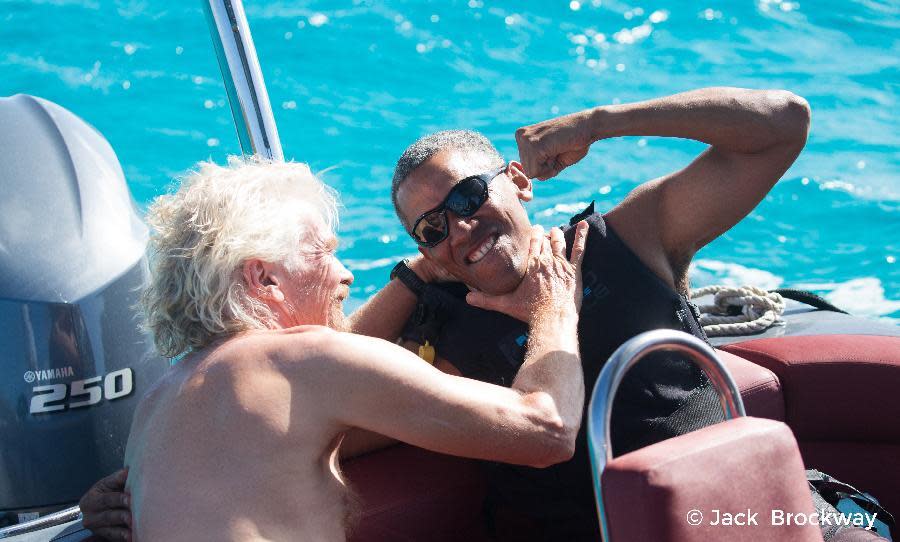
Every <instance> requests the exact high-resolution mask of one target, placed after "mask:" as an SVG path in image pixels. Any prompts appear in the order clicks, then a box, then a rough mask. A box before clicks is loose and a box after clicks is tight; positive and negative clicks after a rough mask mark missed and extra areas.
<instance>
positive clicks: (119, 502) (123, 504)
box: [97, 491, 129, 510]
mask: <svg viewBox="0 0 900 542" xmlns="http://www.w3.org/2000/svg"><path fill="white" fill-rule="evenodd" d="M97 500H98V501H99V503H100V506H102V507H103V508H125V509H126V510H127V509H128V505H129V502H128V501H129V499H128V494H127V493H124V492H121V491H116V492H110V493H101V494H100V495H99V497H98V499H97Z"/></svg>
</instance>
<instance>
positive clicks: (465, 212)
mask: <svg viewBox="0 0 900 542" xmlns="http://www.w3.org/2000/svg"><path fill="white" fill-rule="evenodd" d="M505 169H506V164H503V166H502V167H500V168H498V169H496V170H491V171H488V172H486V173H482V174H480V175H472V176H470V177H466V178H465V179H463V180H461V181H459V182H458V183H456V184H455V185H453V188H451V189H450V192H448V193H447V197H446V198H444V202H443V203H441V204H440V205H438V206H437V207H435V208H434V209H432V210H430V211H428V212H426V213H424V214H423V215H422V216H420V217H419V218H418V220H416V222H415V224H413V228H412V231H411V232H410V235H412V237H413V239H415V240H416V243H418V244H419V246H423V247H433V246H435V245H437V244H438V243H440V242H441V241H443V240H444V239H446V238H447V236H448V235H450V225H449V224H448V223H447V211H448V210H450V211H453V212H454V213H455V214H456V215H457V216H462V217H469V216H472V215H474V214H475V213H477V212H478V209H480V208H481V206H482V205H484V202H485V201H487V198H488V183H489V182H491V181H492V180H494V178H495V177H497V175H500V174H501V173H503V171H504V170H505Z"/></svg>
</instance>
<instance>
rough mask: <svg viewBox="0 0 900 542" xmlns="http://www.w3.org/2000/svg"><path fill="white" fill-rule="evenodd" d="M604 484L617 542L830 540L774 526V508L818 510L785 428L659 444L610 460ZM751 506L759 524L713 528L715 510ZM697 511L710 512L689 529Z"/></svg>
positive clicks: (769, 424) (699, 434)
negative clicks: (629, 541)
mask: <svg viewBox="0 0 900 542" xmlns="http://www.w3.org/2000/svg"><path fill="white" fill-rule="evenodd" d="M602 485H603V495H604V505H605V507H606V511H607V519H608V522H609V523H608V525H609V533H610V538H611V539H612V540H613V541H621V540H654V541H660V542H665V541H679V542H693V541H707V540H729V541H748V542H749V541H753V542H758V541H760V540H766V541H770V542H779V541H785V542H787V541H791V542H803V541H810V542H813V541H815V542H821V541H822V535H821V532H820V530H819V527H818V525H817V524H813V525H810V524H806V525H800V526H798V525H792V526H787V525H773V524H772V520H771V510H773V509H775V510H788V511H795V512H803V513H806V514H812V513H813V512H814V508H813V503H812V498H811V497H810V493H809V489H808V486H807V482H806V475H805V473H804V470H803V461H802V460H801V459H800V451H799V450H798V448H797V443H796V441H795V440H794V437H793V434H792V433H791V430H790V429H789V428H788V427H787V426H786V425H785V424H784V423H782V422H778V421H774V420H766V419H761V418H751V417H743V418H737V419H734V420H728V421H725V422H722V423H719V424H716V425H712V426H709V427H705V428H703V429H700V430H698V431H694V432H691V433H688V434H686V435H681V436H678V437H674V438H671V439H668V440H665V441H662V442H658V443H656V444H653V445H651V446H648V447H646V448H642V449H640V450H636V451H634V452H631V453H628V454H625V455H623V456H620V457H617V458H614V459H613V460H612V461H610V462H609V464H608V465H607V468H606V471H605V472H604V473H603V484H602ZM748 508H749V509H750V510H751V511H754V512H758V513H759V514H758V516H757V517H756V522H757V525H752V526H747V527H735V526H733V525H732V526H725V525H721V523H722V522H721V521H720V524H719V525H712V524H711V523H713V522H715V520H716V514H715V512H714V510H720V511H729V512H733V513H738V512H746V511H747V509H748ZM692 510H698V511H700V513H701V514H702V520H700V522H699V525H692V524H690V523H689V519H688V518H689V514H690V513H691V511H692ZM719 515H720V517H721V516H722V515H721V514H719ZM690 517H691V518H693V519H697V518H698V517H699V516H698V515H696V514H692V515H690ZM737 519H743V518H737Z"/></svg>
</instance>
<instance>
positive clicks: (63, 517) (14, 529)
mask: <svg viewBox="0 0 900 542" xmlns="http://www.w3.org/2000/svg"><path fill="white" fill-rule="evenodd" d="M78 519H81V508H79V507H77V506H73V507H71V508H66V509H65V510H60V511H59V512H54V513H52V514H48V515H46V516H43V517H39V518H37V519H33V520H31V521H26V522H24V523H17V524H15V525H10V526H9V527H4V528H2V529H0V538H10V537H13V536H16V535H19V534H25V533H32V532H34V531H39V530H41V529H46V528H47V527H54V526H56V525H62V524H63V523H68V522H70V521H75V520H78Z"/></svg>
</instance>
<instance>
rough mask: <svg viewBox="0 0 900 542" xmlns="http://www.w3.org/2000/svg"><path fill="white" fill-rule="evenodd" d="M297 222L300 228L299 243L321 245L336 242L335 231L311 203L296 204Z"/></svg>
mask: <svg viewBox="0 0 900 542" xmlns="http://www.w3.org/2000/svg"><path fill="white" fill-rule="evenodd" d="M297 224H298V227H299V228H300V244H301V245H306V246H322V245H331V244H334V243H336V242H337V238H336V236H335V233H334V231H333V230H332V229H331V227H329V225H328V223H327V222H326V221H325V218H324V217H323V216H322V215H321V214H320V213H319V212H318V211H317V210H316V209H315V208H313V207H312V206H311V205H307V204H302V205H298V206H297Z"/></svg>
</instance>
